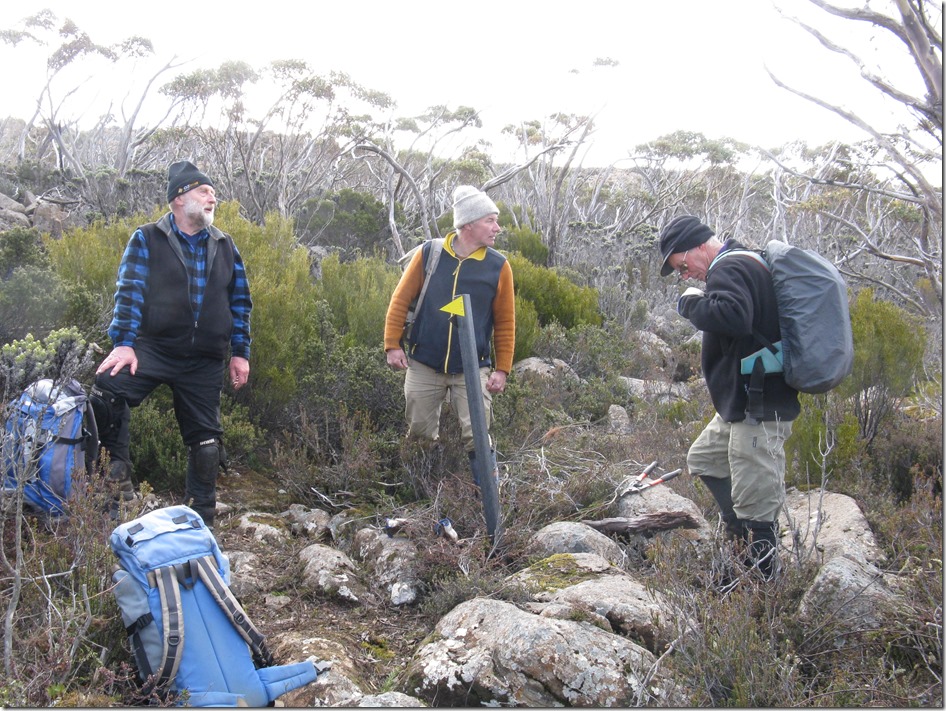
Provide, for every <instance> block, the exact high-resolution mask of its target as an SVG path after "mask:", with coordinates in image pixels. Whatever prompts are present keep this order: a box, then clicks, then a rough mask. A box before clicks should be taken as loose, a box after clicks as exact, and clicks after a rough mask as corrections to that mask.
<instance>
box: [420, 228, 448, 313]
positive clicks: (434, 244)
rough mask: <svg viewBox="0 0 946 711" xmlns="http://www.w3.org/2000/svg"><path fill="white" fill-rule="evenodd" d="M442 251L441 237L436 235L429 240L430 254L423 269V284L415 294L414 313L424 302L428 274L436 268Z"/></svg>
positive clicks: (428, 281)
mask: <svg viewBox="0 0 946 711" xmlns="http://www.w3.org/2000/svg"><path fill="white" fill-rule="evenodd" d="M442 252H443V239H442V238H440V237H437V238H434V239H432V240H430V255H429V256H428V258H427V268H426V269H425V270H424V285H423V286H422V287H421V290H420V294H418V295H417V305H416V306H415V307H414V313H417V312H418V311H420V305H421V304H422V303H423V302H424V295H425V294H426V293H427V285H428V284H429V283H430V275H431V274H433V273H434V271H435V270H436V269H437V263H438V262H439V261H440V254H441V253H442Z"/></svg>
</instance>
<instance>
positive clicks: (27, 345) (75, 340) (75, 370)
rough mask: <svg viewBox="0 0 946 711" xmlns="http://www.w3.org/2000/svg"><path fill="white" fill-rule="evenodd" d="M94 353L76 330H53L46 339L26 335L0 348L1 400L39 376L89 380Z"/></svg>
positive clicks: (54, 378)
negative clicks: (2, 395) (2, 396)
mask: <svg viewBox="0 0 946 711" xmlns="http://www.w3.org/2000/svg"><path fill="white" fill-rule="evenodd" d="M94 358H95V353H94V351H93V350H92V349H91V347H90V346H89V345H88V344H87V343H86V341H85V339H83V338H82V336H81V335H80V334H79V332H78V331H77V330H76V329H72V328H65V329H60V330H57V331H52V332H51V333H49V334H48V335H46V336H45V338H42V339H37V338H34V337H33V336H32V335H29V334H28V335H27V336H26V337H25V338H23V339H22V340H18V341H11V342H10V343H5V344H3V346H2V348H0V385H2V388H0V392H2V393H3V394H4V396H5V397H4V402H6V401H7V400H9V399H10V398H12V397H14V396H15V395H19V394H20V392H22V391H23V389H24V388H25V387H26V386H27V385H29V384H30V383H32V382H33V381H35V380H39V379H40V378H52V379H53V380H56V381H62V380H64V379H67V378H76V379H78V380H79V381H80V382H86V381H89V380H91V373H92V370H93V368H94Z"/></svg>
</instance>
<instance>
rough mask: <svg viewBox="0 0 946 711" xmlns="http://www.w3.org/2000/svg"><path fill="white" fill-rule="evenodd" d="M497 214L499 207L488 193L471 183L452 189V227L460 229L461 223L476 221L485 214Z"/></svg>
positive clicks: (466, 223)
mask: <svg viewBox="0 0 946 711" xmlns="http://www.w3.org/2000/svg"><path fill="white" fill-rule="evenodd" d="M494 214H495V215H498V214H499V208H498V207H496V203H494V202H493V201H492V200H490V198H489V195H487V194H486V193H484V192H481V191H479V190H477V189H476V188H474V187H473V186H472V185H458V186H457V188H456V190H454V191H453V227H454V229H457V230H458V229H460V228H461V227H463V225H468V224H470V223H471V222H476V221H477V220H478V219H480V218H481V217H486V216H487V215H494Z"/></svg>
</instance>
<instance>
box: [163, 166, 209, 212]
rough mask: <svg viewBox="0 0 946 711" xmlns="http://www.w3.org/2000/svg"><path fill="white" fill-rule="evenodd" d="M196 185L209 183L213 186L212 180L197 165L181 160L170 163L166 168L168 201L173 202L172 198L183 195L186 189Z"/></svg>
mask: <svg viewBox="0 0 946 711" xmlns="http://www.w3.org/2000/svg"><path fill="white" fill-rule="evenodd" d="M198 185H209V186H210V187H213V185H214V184H213V181H212V180H211V179H210V178H208V177H207V176H206V175H204V174H203V173H201V172H200V171H199V170H197V166H196V165H194V164H193V163H191V162H190V161H186V160H182V161H178V162H177V163H172V164H171V167H170V168H168V202H169V203H170V202H174V198H176V197H177V196H178V195H183V194H184V193H186V192H187V191H188V190H193V189H194V188H196V187H197V186H198Z"/></svg>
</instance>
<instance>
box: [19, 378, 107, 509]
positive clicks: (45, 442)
mask: <svg viewBox="0 0 946 711" xmlns="http://www.w3.org/2000/svg"><path fill="white" fill-rule="evenodd" d="M8 409H9V415H8V416H7V419H6V423H5V427H4V433H3V437H4V442H3V468H4V477H3V490H4V493H5V494H12V493H15V492H16V491H17V488H18V487H19V486H22V487H23V501H24V502H25V503H26V504H27V505H28V506H29V507H30V508H32V509H33V510H35V511H36V512H37V513H40V514H46V515H49V516H54V517H55V516H60V515H61V514H63V513H64V512H65V507H66V503H67V502H68V500H69V497H70V496H72V494H73V480H74V479H75V478H76V477H77V476H78V475H79V474H81V473H83V472H90V471H91V470H92V469H93V468H94V466H95V462H96V460H97V459H98V429H97V428H96V425H95V417H94V416H93V414H92V408H91V406H90V404H89V398H88V396H87V395H86V392H85V389H84V388H83V387H82V385H80V384H79V382H78V381H77V380H75V379H69V380H67V381H65V382H63V383H56V382H54V381H53V380H50V379H43V380H37V381H36V382H34V383H33V384H31V385H30V386H29V387H27V388H26V389H25V390H24V391H23V393H22V394H21V395H20V397H19V398H17V399H16V400H14V401H12V402H11V403H9V405H8Z"/></svg>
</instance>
